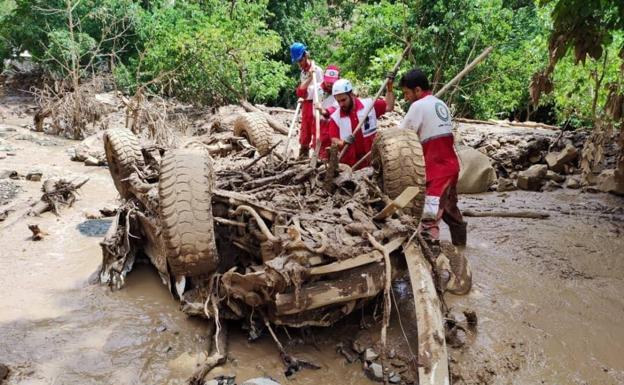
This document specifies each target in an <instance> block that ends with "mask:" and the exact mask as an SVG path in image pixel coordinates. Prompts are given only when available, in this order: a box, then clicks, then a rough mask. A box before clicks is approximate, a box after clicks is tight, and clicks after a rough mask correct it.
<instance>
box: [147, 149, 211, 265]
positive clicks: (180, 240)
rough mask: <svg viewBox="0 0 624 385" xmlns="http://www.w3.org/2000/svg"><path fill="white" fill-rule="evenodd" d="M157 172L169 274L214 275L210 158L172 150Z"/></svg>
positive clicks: (183, 150) (205, 153)
mask: <svg viewBox="0 0 624 385" xmlns="http://www.w3.org/2000/svg"><path fill="white" fill-rule="evenodd" d="M160 169H161V171H160V179H159V181H158V195H159V198H160V218H161V220H162V226H163V229H162V235H163V239H164V241H165V247H166V256H167V261H168V263H169V267H170V269H171V271H172V273H173V274H174V275H176V276H180V275H184V276H196V275H200V274H208V273H211V272H214V271H215V270H216V268H217V264H218V260H219V257H218V254H217V248H216V244H215V234H214V223H213V218H212V203H211V201H212V190H213V188H214V173H213V168H212V159H211V158H210V156H209V155H208V152H207V151H202V150H197V149H177V150H171V151H168V152H167V153H166V154H165V156H164V157H163V159H162V162H161V168H160Z"/></svg>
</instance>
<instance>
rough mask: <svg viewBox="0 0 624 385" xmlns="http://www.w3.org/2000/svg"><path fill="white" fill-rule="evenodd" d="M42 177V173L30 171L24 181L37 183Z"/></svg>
mask: <svg viewBox="0 0 624 385" xmlns="http://www.w3.org/2000/svg"><path fill="white" fill-rule="evenodd" d="M42 176H43V173H42V172H41V171H31V172H29V173H28V174H26V180H29V181H31V182H39V181H40V180H41V177H42Z"/></svg>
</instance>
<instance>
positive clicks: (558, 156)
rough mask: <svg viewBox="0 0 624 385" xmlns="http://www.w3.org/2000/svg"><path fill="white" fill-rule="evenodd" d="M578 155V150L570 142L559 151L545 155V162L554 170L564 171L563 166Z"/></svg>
mask: <svg viewBox="0 0 624 385" xmlns="http://www.w3.org/2000/svg"><path fill="white" fill-rule="evenodd" d="M577 157H578V150H577V149H576V147H574V146H573V145H571V144H567V145H566V146H565V148H564V149H563V150H561V151H559V152H550V153H548V154H547V155H546V164H548V168H550V169H551V170H553V171H556V172H562V171H564V166H565V165H567V164H569V163H570V162H573V161H575V160H576V158H577Z"/></svg>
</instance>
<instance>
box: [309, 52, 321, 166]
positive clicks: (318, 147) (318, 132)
mask: <svg viewBox="0 0 624 385" xmlns="http://www.w3.org/2000/svg"><path fill="white" fill-rule="evenodd" d="M314 66H315V64H314V62H312V69H313V71H312V85H313V86H314V92H313V93H312V95H313V96H312V99H313V104H314V124H315V126H316V136H315V139H314V142H315V143H316V145H315V146H314V154H313V155H312V162H311V163H310V165H311V166H312V168H316V162H317V161H318V157H319V153H320V151H321V112H320V111H319V110H318V109H317V108H316V106H317V105H318V102H319V99H318V79H317V78H316V70H315V69H314Z"/></svg>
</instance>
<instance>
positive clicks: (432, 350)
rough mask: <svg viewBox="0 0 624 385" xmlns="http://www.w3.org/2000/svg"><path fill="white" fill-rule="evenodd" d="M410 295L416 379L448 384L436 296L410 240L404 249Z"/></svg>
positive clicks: (425, 266) (428, 270) (423, 382)
mask: <svg viewBox="0 0 624 385" xmlns="http://www.w3.org/2000/svg"><path fill="white" fill-rule="evenodd" d="M404 255H405V260H406V262H407V267H408V270H409V277H410V284H411V286H412V293H413V294H414V310H415V312H416V328H417V330H418V380H419V384H421V385H449V383H450V380H449V367H448V352H447V350H446V340H445V338H444V336H445V332H444V322H443V318H442V312H441V310H440V299H439V298H438V294H437V292H436V289H435V286H434V284H433V280H432V275H431V266H430V265H429V263H428V262H427V261H426V260H425V257H424V256H423V254H422V252H421V250H420V248H419V247H418V246H417V245H416V244H415V243H410V244H409V245H408V246H407V247H406V248H405V250H404Z"/></svg>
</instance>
